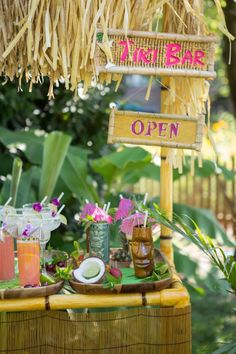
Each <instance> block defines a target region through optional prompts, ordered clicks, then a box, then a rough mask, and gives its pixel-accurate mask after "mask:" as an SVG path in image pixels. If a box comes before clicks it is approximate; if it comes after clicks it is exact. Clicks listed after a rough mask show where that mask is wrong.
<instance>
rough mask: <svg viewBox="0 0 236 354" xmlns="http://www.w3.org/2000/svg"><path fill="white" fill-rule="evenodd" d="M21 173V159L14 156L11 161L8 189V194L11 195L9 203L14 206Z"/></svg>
mask: <svg viewBox="0 0 236 354" xmlns="http://www.w3.org/2000/svg"><path fill="white" fill-rule="evenodd" d="M21 174H22V161H21V159H20V158H19V157H16V158H15V159H14V161H13V167H12V179H11V189H10V196H11V197H12V202H11V204H12V206H13V207H15V205H16V198H17V193H18V189H19V183H20V178H21Z"/></svg>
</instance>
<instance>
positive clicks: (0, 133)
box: [0, 127, 44, 165]
mask: <svg viewBox="0 0 236 354" xmlns="http://www.w3.org/2000/svg"><path fill="white" fill-rule="evenodd" d="M0 142H1V143H2V144H3V145H4V146H5V147H7V148H10V147H15V148H19V149H20V150H21V151H22V152H23V154H24V155H25V157H26V158H27V159H28V161H29V162H31V163H33V164H37V165H39V164H41V163H42V157H43V143H44V137H43V136H37V135H35V133H34V132H31V131H28V132H26V131H11V130H8V129H5V128H2V127H0Z"/></svg>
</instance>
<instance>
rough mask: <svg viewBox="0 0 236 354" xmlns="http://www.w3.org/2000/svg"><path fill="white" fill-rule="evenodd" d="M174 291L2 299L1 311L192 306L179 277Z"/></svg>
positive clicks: (172, 289)
mask: <svg viewBox="0 0 236 354" xmlns="http://www.w3.org/2000/svg"><path fill="white" fill-rule="evenodd" d="M173 285H174V286H173V288H171V289H165V290H161V291H154V292H148V293H142V294H141V293H134V294H112V293H111V294H101V295H80V294H69V295H52V296H49V297H46V298H45V297H41V298H31V299H6V300H0V312H19V311H38V310H40V311H42V310H49V309H50V310H66V309H82V308H109V307H123V306H125V307H136V306H161V307H174V308H183V307H186V306H188V305H189V294H188V292H187V290H186V289H185V288H184V287H183V286H182V284H181V282H180V280H179V278H178V276H177V275H175V276H174V284H173Z"/></svg>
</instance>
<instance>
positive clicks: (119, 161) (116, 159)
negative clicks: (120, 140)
mask: <svg viewBox="0 0 236 354" xmlns="http://www.w3.org/2000/svg"><path fill="white" fill-rule="evenodd" d="M151 158H152V157H151V154H150V153H148V152H147V151H145V150H144V149H142V148H140V147H134V148H127V147H125V148H123V150H122V151H119V152H114V153H111V154H109V155H106V156H103V157H101V158H99V159H96V160H92V161H91V162H90V163H91V166H92V168H93V170H94V171H95V172H97V173H99V174H100V175H101V176H102V177H103V178H104V180H105V181H106V182H107V183H108V184H111V183H112V182H113V181H114V180H115V179H116V177H117V175H119V174H123V175H124V173H125V172H127V171H132V170H134V169H138V168H140V167H142V168H143V167H144V166H145V165H147V164H148V163H149V162H150V161H151Z"/></svg>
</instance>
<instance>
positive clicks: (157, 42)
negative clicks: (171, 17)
mask: <svg viewBox="0 0 236 354" xmlns="http://www.w3.org/2000/svg"><path fill="white" fill-rule="evenodd" d="M97 31H98V32H97V44H96V53H95V67H96V71H97V74H98V73H99V72H111V73H119V74H142V75H160V76H191V77H203V78H208V79H210V78H215V76H216V73H215V71H214V53H215V42H216V38H215V37H214V36H196V35H182V34H181V35H180V34H170V33H156V32H141V31H128V35H127V36H126V35H125V34H124V32H123V31H121V30H108V34H107V35H105V34H104V33H103V32H102V31H101V30H97Z"/></svg>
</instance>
